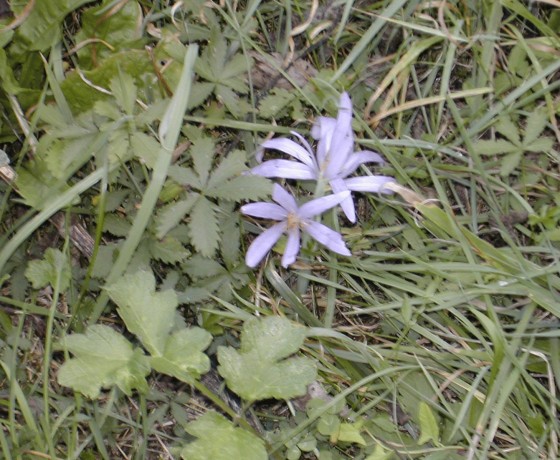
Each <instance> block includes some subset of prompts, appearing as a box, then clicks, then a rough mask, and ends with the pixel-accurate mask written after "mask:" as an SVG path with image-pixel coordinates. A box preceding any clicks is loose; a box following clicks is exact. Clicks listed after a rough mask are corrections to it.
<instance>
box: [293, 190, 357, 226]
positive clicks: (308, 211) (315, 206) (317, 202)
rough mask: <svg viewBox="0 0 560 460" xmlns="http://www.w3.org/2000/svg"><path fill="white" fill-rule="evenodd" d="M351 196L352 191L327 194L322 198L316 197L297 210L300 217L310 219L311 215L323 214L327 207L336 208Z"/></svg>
mask: <svg viewBox="0 0 560 460" xmlns="http://www.w3.org/2000/svg"><path fill="white" fill-rule="evenodd" d="M349 196H350V192H349V191H346V192H341V193H337V194H334V195H327V196H323V197H321V198H315V199H314V200H311V201H308V202H307V203H305V204H303V205H301V207H300V208H299V210H298V211H297V215H298V217H299V218H300V219H302V220H303V219H309V218H311V217H314V216H317V215H319V214H322V213H323V212H325V211H326V210H327V209H330V208H334V207H335V206H336V205H337V204H339V203H340V202H342V201H343V200H345V199H346V198H348V197H349Z"/></svg>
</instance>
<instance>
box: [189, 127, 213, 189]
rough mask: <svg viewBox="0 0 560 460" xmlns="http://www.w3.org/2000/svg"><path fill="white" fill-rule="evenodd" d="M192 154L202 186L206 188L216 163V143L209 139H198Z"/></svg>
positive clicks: (192, 148) (193, 146)
mask: <svg viewBox="0 0 560 460" xmlns="http://www.w3.org/2000/svg"><path fill="white" fill-rule="evenodd" d="M190 152H191V157H192V160H193V166H194V170H195V171H196V173H197V174H198V177H199V182H200V184H201V185H202V186H204V184H206V181H207V180H208V176H209V175H210V169H211V167H212V162H213V161H214V152H215V146H214V141H213V140H212V139H211V138H209V137H202V138H200V139H196V140H195V141H194V142H193V144H192V146H191V148H190Z"/></svg>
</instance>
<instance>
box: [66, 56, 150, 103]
mask: <svg viewBox="0 0 560 460" xmlns="http://www.w3.org/2000/svg"><path fill="white" fill-rule="evenodd" d="M119 72H124V73H127V74H129V75H131V76H132V77H133V78H134V83H135V84H136V86H137V87H138V88H139V89H141V88H144V87H145V86H146V83H145V80H146V81H147V80H148V78H147V75H153V63H152V61H151V60H150V58H149V56H148V54H147V53H146V52H145V51H144V50H143V49H142V50H134V49H132V50H124V51H121V52H119V53H114V54H111V55H110V56H109V57H107V58H106V59H104V60H103V61H101V62H100V63H99V65H98V66H97V67H96V68H95V69H93V70H86V71H83V72H82V75H83V76H84V77H85V79H86V80H87V82H89V83H86V81H84V80H83V79H82V76H80V74H79V73H78V72H77V71H73V72H69V73H68V75H67V77H66V79H65V80H64V81H63V82H62V83H61V84H60V86H61V88H62V91H63V93H64V96H66V99H67V100H68V103H69V104H70V107H71V108H72V109H73V110H74V111H76V112H85V111H86V110H88V109H90V108H92V107H93V106H94V104H95V103H96V102H97V101H99V100H108V99H111V96H109V95H107V94H105V93H102V92H100V91H99V89H98V88H95V87H94V86H93V85H95V86H97V87H101V88H104V89H106V90H108V89H109V86H110V84H111V80H112V79H113V78H114V77H115V76H116V75H118V73H119ZM144 77H146V78H144Z"/></svg>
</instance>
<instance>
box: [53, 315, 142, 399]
mask: <svg viewBox="0 0 560 460" xmlns="http://www.w3.org/2000/svg"><path fill="white" fill-rule="evenodd" d="M61 344H62V346H64V347H66V348H67V349H68V351H69V352H70V353H72V354H73V355H74V356H75V357H74V358H71V359H69V360H68V361H66V362H65V363H64V364H63V365H62V367H61V368H60V370H59V371H58V383H60V385H64V386H67V387H70V388H72V389H73V390H75V391H79V392H80V393H83V394H84V395H86V396H88V397H90V398H96V397H97V396H98V395H99V392H100V391H101V388H109V387H110V386H112V385H117V386H118V387H119V388H120V389H121V390H122V391H123V392H124V393H126V394H127V395H130V394H131V392H132V390H133V389H137V390H139V391H140V392H147V391H148V384H147V382H146V379H145V377H146V375H148V373H149V372H150V364H149V359H148V357H147V356H145V355H144V353H143V352H142V350H140V349H139V348H136V349H134V348H133V347H132V345H131V344H130V342H129V341H128V340H126V339H125V338H124V337H123V336H122V335H121V334H119V333H118V332H116V331H115V330H113V329H112V328H110V327H108V326H103V325H99V324H98V325H93V326H90V327H89V328H88V329H87V331H86V333H85V334H72V335H69V336H67V337H65V338H64V339H63V340H62V341H61Z"/></svg>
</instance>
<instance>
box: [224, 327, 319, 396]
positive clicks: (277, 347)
mask: <svg viewBox="0 0 560 460" xmlns="http://www.w3.org/2000/svg"><path fill="white" fill-rule="evenodd" d="M305 335H306V329H305V328H303V327H301V326H298V325H296V324H294V323H292V322H291V321H289V320H287V319H285V318H280V317H276V316H271V317H268V318H264V319H258V318H255V319H251V320H249V321H247V322H246V323H245V324H244V325H243V332H242V333H241V347H240V349H239V351H237V350H234V349H233V348H231V347H227V348H226V347H219V348H218V362H219V363H220V366H219V367H218V371H219V373H220V374H221V375H222V377H224V378H225V379H226V383H227V385H228V387H229V388H230V389H231V390H232V391H234V392H235V393H237V394H238V395H239V396H241V397H242V398H244V399H246V400H247V401H256V400H260V399H267V398H277V399H290V398H294V397H296V396H302V395H304V394H305V393H306V390H307V385H308V384H310V383H311V382H312V381H313V380H315V377H316V374H317V369H316V366H315V363H314V361H312V360H311V359H309V358H304V357H296V358H289V359H284V358H287V357H288V356H290V355H292V354H294V353H296V352H297V351H298V350H299V349H300V347H301V346H302V345H303V341H304V339H305Z"/></svg>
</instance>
